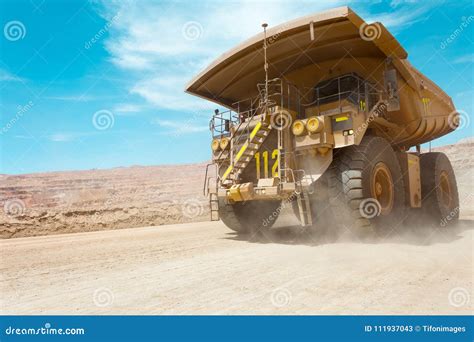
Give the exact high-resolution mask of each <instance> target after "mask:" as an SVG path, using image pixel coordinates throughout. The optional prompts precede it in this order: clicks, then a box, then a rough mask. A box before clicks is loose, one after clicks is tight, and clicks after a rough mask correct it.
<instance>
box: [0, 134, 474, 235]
mask: <svg viewBox="0 0 474 342" xmlns="http://www.w3.org/2000/svg"><path fill="white" fill-rule="evenodd" d="M433 150H435V151H442V152H445V153H446V154H447V155H448V156H449V158H450V160H451V163H452V164H453V167H454V170H455V173H456V177H457V182H458V188H459V194H460V201H461V202H460V207H461V208H460V209H461V215H474V205H473V204H472V203H473V202H474V200H473V197H472V196H473V195H472V194H473V190H474V187H473V184H472V183H473V179H474V177H473V175H474V173H473V169H474V156H473V154H472V151H474V140H473V139H469V140H464V141H461V142H460V143H458V144H455V145H449V146H444V147H441V148H436V149H433ZM205 165H206V163H201V164H188V165H169V166H148V167H143V166H136V167H123V168H115V169H108V170H88V171H71V172H50V173H35V174H27V175H0V209H3V210H0V238H12V237H25V236H37V235H49V234H62V233H77V232H87V231H95V230H104V229H120V228H133V227H144V226H157V225H163V224H173V223H183V222H198V221H206V220H208V219H209V204H208V200H207V199H206V198H205V197H204V196H203V195H202V187H203V180H204V172H205ZM283 216H285V215H283ZM286 216H288V215H286ZM286 216H285V218H284V219H286V221H285V222H290V221H291V220H292V217H286ZM290 216H292V215H290ZM294 222H295V221H294Z"/></svg>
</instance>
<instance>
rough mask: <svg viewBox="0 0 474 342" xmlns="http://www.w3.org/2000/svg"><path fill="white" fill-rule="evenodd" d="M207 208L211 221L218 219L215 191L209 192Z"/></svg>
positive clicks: (217, 203) (217, 200) (217, 202)
mask: <svg viewBox="0 0 474 342" xmlns="http://www.w3.org/2000/svg"><path fill="white" fill-rule="evenodd" d="M209 208H210V213H211V221H219V199H218V198H217V193H215V192H210V193H209Z"/></svg>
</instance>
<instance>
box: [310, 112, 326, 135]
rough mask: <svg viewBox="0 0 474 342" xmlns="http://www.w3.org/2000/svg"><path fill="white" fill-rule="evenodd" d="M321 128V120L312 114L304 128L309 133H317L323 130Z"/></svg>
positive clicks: (322, 125)
mask: <svg viewBox="0 0 474 342" xmlns="http://www.w3.org/2000/svg"><path fill="white" fill-rule="evenodd" d="M323 128H324V124H323V120H322V119H320V118H318V117H316V116H313V117H312V118H309V119H308V121H306V129H307V130H308V132H310V133H319V132H321V131H322V130H323Z"/></svg>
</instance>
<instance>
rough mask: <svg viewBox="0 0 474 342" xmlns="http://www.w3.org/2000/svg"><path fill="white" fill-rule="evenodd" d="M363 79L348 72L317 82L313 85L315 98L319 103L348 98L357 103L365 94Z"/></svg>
mask: <svg viewBox="0 0 474 342" xmlns="http://www.w3.org/2000/svg"><path fill="white" fill-rule="evenodd" d="M364 83H365V82H364V80H362V79H361V78H360V77H358V76H356V75H354V74H349V75H344V76H340V77H337V78H333V79H330V80H327V81H323V82H321V83H318V84H317V85H316V87H315V100H316V101H317V102H318V103H319V104H324V103H329V102H334V101H339V99H341V100H344V99H346V100H349V101H351V102H353V103H355V104H357V103H358V102H359V100H360V98H363V97H364V96H365V94H364V93H365V92H364Z"/></svg>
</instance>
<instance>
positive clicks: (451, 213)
mask: <svg viewBox="0 0 474 342" xmlns="http://www.w3.org/2000/svg"><path fill="white" fill-rule="evenodd" d="M420 169H421V198H422V200H421V207H422V212H423V216H424V218H425V219H427V220H428V221H429V222H431V223H435V224H439V225H441V226H447V225H450V224H453V223H455V222H456V221H457V220H458V219H459V195H458V187H457V184H456V177H455V175H454V171H453V167H452V166H451V163H450V161H449V159H448V157H447V156H446V155H445V154H444V153H440V152H429V153H424V154H421V155H420Z"/></svg>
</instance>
